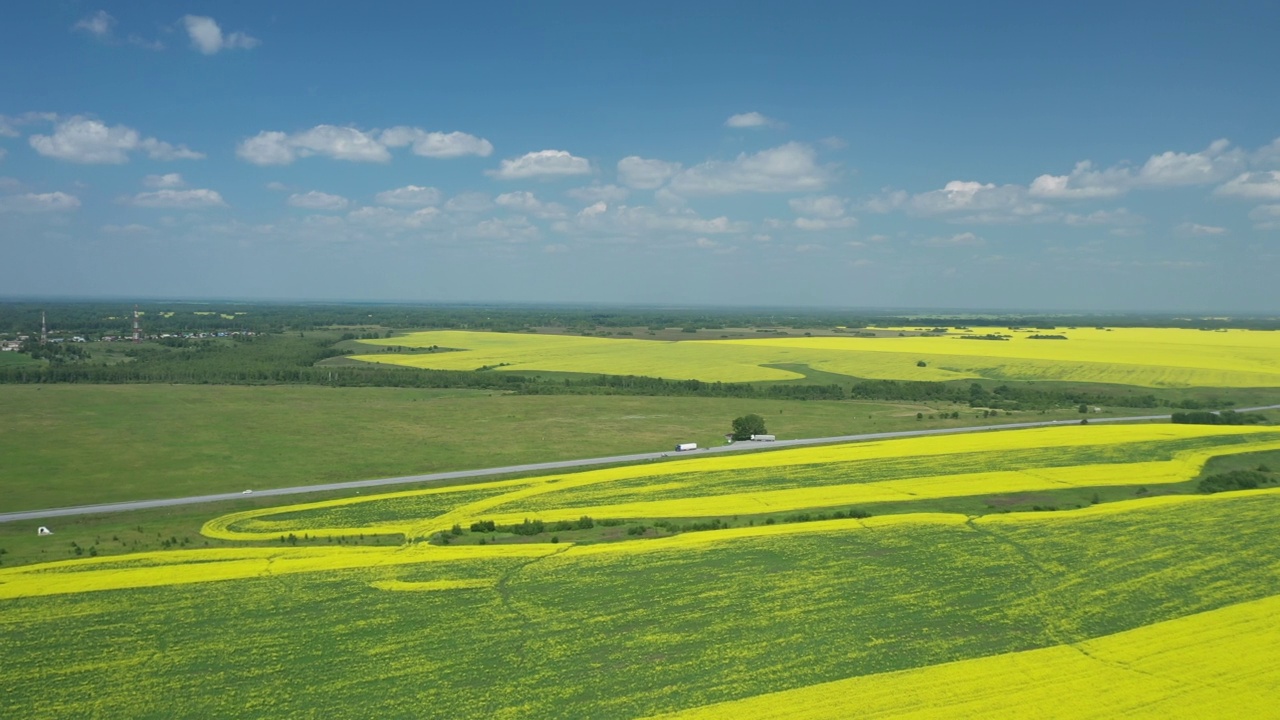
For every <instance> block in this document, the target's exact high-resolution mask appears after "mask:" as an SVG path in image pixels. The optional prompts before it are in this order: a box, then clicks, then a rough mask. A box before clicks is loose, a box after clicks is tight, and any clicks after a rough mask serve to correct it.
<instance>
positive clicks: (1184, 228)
mask: <svg viewBox="0 0 1280 720" xmlns="http://www.w3.org/2000/svg"><path fill="white" fill-rule="evenodd" d="M1174 230H1175V231H1177V232H1178V234H1180V235H1193V236H1205V235H1224V234H1226V232H1227V229H1226V228H1224V227H1218V226H1216V225H1201V224H1200V223H1193V222H1184V223H1182V224H1181V225H1179V226H1178V227H1176V228H1174Z"/></svg>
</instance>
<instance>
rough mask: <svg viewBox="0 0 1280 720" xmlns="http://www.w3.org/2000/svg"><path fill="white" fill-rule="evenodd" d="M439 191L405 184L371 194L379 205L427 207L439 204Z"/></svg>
mask: <svg viewBox="0 0 1280 720" xmlns="http://www.w3.org/2000/svg"><path fill="white" fill-rule="evenodd" d="M440 199H441V195H440V191H439V190H437V189H435V188H433V187H423V186H421V185H405V186H404V187H402V188H396V189H394V190H384V191H383V192H380V193H378V194H377V195H375V196H373V200H374V202H376V203H378V204H379V205H399V206H403V207H428V206H432V205H439V204H440Z"/></svg>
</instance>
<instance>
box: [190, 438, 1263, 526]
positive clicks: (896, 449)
mask: <svg viewBox="0 0 1280 720" xmlns="http://www.w3.org/2000/svg"><path fill="white" fill-rule="evenodd" d="M1196 439H1203V440H1207V441H1214V442H1216V441H1222V442H1224V443H1225V442H1238V443H1239V444H1237V445H1229V446H1228V445H1220V446H1214V447H1208V448H1202V449H1196V450H1186V451H1179V452H1175V453H1174V456H1173V459H1172V460H1169V461H1157V462H1133V463H1107V464H1091V465H1081V466H1066V467H1055V468H1040V469H1036V470H1034V471H1022V472H1012V471H992V472H982V473H957V474H952V475H944V474H927V473H926V474H921V475H918V476H914V477H910V478H908V479H890V480H884V481H876V482H850V483H847V484H843V483H842V484H830V485H821V486H819V487H810V488H790V489H780V490H770V489H767V488H763V487H761V486H760V485H759V484H758V483H756V482H755V478H753V476H752V475H751V473H753V472H768V471H770V470H773V471H775V472H786V471H787V470H788V469H794V468H798V467H818V468H821V467H824V466H827V465H831V464H833V463H841V462H850V461H883V460H887V459H889V458H898V457H911V458H916V459H920V458H924V459H928V458H931V457H932V458H942V459H945V457H947V456H950V457H954V456H955V455H956V454H968V455H971V454H978V453H999V452H1002V451H1004V452H1007V451H1009V450H1015V449H1016V450H1023V449H1035V450H1044V451H1046V452H1047V451H1050V450H1056V451H1066V452H1071V451H1073V450H1074V451H1079V450H1080V449H1082V448H1086V447H1093V446H1119V447H1123V446H1124V445H1128V444H1134V443H1156V445H1153V446H1152V447H1153V448H1158V443H1159V442H1161V441H1186V440H1196ZM1275 448H1280V431H1278V430H1275V429H1272V428H1265V427H1246V428H1241V427H1218V426H1203V425H1124V426H1108V427H1097V428H1093V427H1083V426H1079V427H1077V426H1071V427H1053V428H1035V429H1027V430H1014V431H1005V432H1000V433H992V434H988V435H977V436H959V435H956V436H938V437H929V438H905V439H898V440H887V441H878V442H866V443H846V444H842V445H831V446H823V447H814V448H797V449H789V450H779V451H775V452H768V453H760V454H753V455H740V456H719V457H713V458H691V459H687V460H674V461H669V462H665V463H660V464H656V465H655V464H643V465H632V466H623V467H617V468H605V469H600V470H588V471H584V472H578V473H571V474H560V475H548V476H542V477H535V478H525V479H518V480H510V481H501V482H495V483H486V484H483V485H459V486H452V487H449V488H434V489H427V490H411V491H401V492H396V493H386V494H380V495H368V496H362V497H352V498H341V499H336V500H327V501H321V502H315V503H304V504H299V505H289V506H284V507H274V508H260V509H254V510H247V511H243V512H239V513H233V514H230V515H224V516H221V517H218V518H214V519H213V520H210V521H209V522H208V523H206V524H205V526H204V527H203V528H202V530H201V532H202V534H204V535H205V536H206V537H210V538H216V539H220V540H232V541H237V540H238V541H257V542H264V541H275V540H278V539H279V538H281V537H282V536H283V535H285V534H286V533H304V532H305V533H306V534H308V535H310V536H311V537H320V538H337V537H343V536H348V535H351V534H353V533H362V532H367V533H377V534H401V535H404V536H405V537H407V538H417V537H426V536H429V535H430V534H432V533H434V532H438V531H441V530H447V529H449V528H450V527H452V526H453V525H455V524H460V525H464V526H465V525H468V524H469V523H471V522H474V521H476V520H480V519H482V518H484V519H493V520H495V521H497V522H499V523H504V524H505V523H510V522H515V523H519V522H521V521H522V520H523V519H525V518H537V519H541V520H544V521H557V520H574V519H577V518H578V517H581V516H582V515H590V516H592V517H596V518H605V517H607V518H620V519H629V518H663V517H672V518H683V517H710V516H717V515H739V514H743V515H751V514H758V513H765V512H777V511H791V510H808V509H817V508H823V507H835V506H839V505H847V504H867V503H878V502H894V501H901V500H922V499H939V498H952V497H966V496H976V495H981V494H991V493H1012V492H1032V491H1039V490H1051V489H1061V488H1068V487H1102V486H1107V485H1131V484H1141V483H1147V484H1152V485H1158V484H1165V483H1176V482H1181V481H1184V480H1187V479H1190V478H1192V477H1194V476H1195V475H1196V474H1197V473H1198V472H1199V471H1200V469H1201V467H1203V465H1204V463H1205V462H1207V461H1208V460H1209V459H1210V458H1212V457H1219V456H1225V455H1230V454H1236V453H1247V452H1255V451H1260V450H1268V449H1275ZM939 469H941V468H939ZM713 472H714V473H735V475H733V477H735V478H741V480H740V481H738V482H741V483H742V484H743V485H744V491H743V492H725V491H724V489H723V488H721V489H719V491H717V492H715V493H707V492H703V493H701V494H700V493H699V489H700V487H699V485H698V484H697V482H696V480H697V478H698V477H699V475H705V474H706V473H713ZM672 476H688V477H692V478H694V480H693V481H691V482H687V483H684V484H681V483H671V484H666V485H664V484H662V483H660V482H655V483H654V484H653V485H652V486H650V488H649V490H650V491H666V492H669V493H670V492H675V493H676V494H677V497H674V498H667V499H660V500H642V501H632V502H615V503H609V502H595V503H591V502H581V501H577V502H575V500H574V495H575V493H576V492H585V491H588V490H591V491H592V492H593V493H594V494H593V495H591V496H589V497H594V498H606V499H607V493H608V491H609V487H610V486H611V485H612V484H616V483H621V482H628V481H630V482H633V483H634V482H637V481H649V480H654V481H660V480H661V479H663V478H669V477H672ZM451 498H456V499H457V502H455V503H453V504H452V505H450V504H449V500H450V499H451ZM392 503H396V504H395V505H392ZM414 503H416V504H414ZM433 508H434V509H433ZM344 512H345V513H348V514H347V515H346V516H343V515H341V514H340V513H344ZM379 513H381V516H379ZM415 513H416V514H415ZM388 514H397V515H399V517H395V518H392V519H387V517H386V516H387V515H388ZM375 518H376V519H375ZM304 519H305V521H303V520H304ZM291 520H292V521H293V522H294V523H295V524H293V525H291V524H290V521H291ZM343 520H347V522H341V521H343ZM366 520H367V522H366Z"/></svg>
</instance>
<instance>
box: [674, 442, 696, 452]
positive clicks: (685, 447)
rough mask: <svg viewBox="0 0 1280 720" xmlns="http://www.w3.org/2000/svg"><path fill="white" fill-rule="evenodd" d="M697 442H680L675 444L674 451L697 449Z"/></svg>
mask: <svg viewBox="0 0 1280 720" xmlns="http://www.w3.org/2000/svg"><path fill="white" fill-rule="evenodd" d="M697 449H698V443H680V444H679V445H677V446H676V452H685V451H687V450H697Z"/></svg>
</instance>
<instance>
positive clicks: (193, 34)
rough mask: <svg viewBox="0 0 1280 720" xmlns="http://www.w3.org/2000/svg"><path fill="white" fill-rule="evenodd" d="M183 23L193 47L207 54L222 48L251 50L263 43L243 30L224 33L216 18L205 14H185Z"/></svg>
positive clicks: (212, 53)
mask: <svg viewBox="0 0 1280 720" xmlns="http://www.w3.org/2000/svg"><path fill="white" fill-rule="evenodd" d="M182 24H183V26H184V27H186V29H187V35H188V36H189V37H190V38H191V47H193V48H195V49H196V50H199V51H200V52H202V53H204V54H205V55H216V54H218V52H220V51H222V50H237V49H238V50H250V49H252V48H255V47H257V46H259V45H261V44H262V41H261V40H259V39H258V38H255V37H251V36H250V35H248V34H246V33H243V32H233V33H231V34H229V35H223V33H222V28H221V27H219V26H218V23H217V21H216V20H214V19H213V18H211V17H205V16H203V15H185V16H183V18H182Z"/></svg>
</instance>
